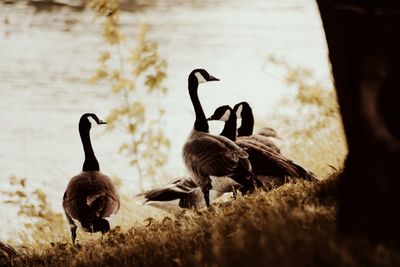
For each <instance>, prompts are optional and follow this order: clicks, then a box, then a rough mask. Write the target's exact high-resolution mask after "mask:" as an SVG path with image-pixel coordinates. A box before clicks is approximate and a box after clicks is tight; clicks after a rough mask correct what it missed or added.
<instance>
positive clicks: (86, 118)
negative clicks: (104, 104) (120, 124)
mask: <svg viewBox="0 0 400 267" xmlns="http://www.w3.org/2000/svg"><path fill="white" fill-rule="evenodd" d="M100 124H107V122H105V121H102V120H100V119H99V118H98V117H97V115H96V114H94V113H85V114H83V115H82V116H81V119H80V120H79V128H80V129H82V130H90V128H92V126H95V125H100Z"/></svg>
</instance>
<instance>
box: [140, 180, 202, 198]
mask: <svg viewBox="0 0 400 267" xmlns="http://www.w3.org/2000/svg"><path fill="white" fill-rule="evenodd" d="M196 187H197V184H196V183H195V182H193V181H192V180H191V179H189V178H181V179H178V180H175V181H174V182H172V183H170V184H168V185H166V186H164V187H161V188H155V189H152V190H150V191H147V192H145V193H144V197H145V198H146V201H145V203H146V202H148V201H170V200H174V199H180V198H183V197H185V196H186V195H188V194H189V193H190V192H192V191H193V189H195V188H196Z"/></svg>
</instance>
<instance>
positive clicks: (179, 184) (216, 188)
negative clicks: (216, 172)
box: [144, 177, 240, 209]
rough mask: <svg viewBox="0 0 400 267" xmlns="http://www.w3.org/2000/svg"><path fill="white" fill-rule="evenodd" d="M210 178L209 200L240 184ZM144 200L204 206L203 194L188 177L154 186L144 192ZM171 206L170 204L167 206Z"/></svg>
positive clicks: (183, 205) (227, 179)
mask: <svg viewBox="0 0 400 267" xmlns="http://www.w3.org/2000/svg"><path fill="white" fill-rule="evenodd" d="M211 180H212V182H211V183H212V189H211V190H210V201H212V200H215V199H216V198H218V197H220V196H221V195H223V194H224V193H228V192H232V191H234V190H236V189H238V188H240V185H239V184H238V183H236V182H235V181H233V180H232V179H230V178H220V177H218V178H216V179H213V178H211ZM144 197H145V198H146V201H145V202H144V203H148V202H150V203H152V202H170V201H173V200H178V203H177V204H178V206H179V207H180V208H188V209H190V208H195V209H199V208H203V207H205V206H206V203H205V200H204V195H203V192H202V190H201V188H200V187H199V186H198V185H197V184H196V183H195V182H194V181H193V180H192V179H191V178H190V177H185V178H180V179H177V180H175V181H173V182H171V183H169V184H167V185H166V186H163V187H160V188H155V189H152V190H149V191H147V192H145V193H144ZM155 206H156V207H160V208H163V207H164V206H163V205H161V204H157V205H155ZM167 207H171V206H167Z"/></svg>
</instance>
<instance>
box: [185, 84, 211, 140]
mask: <svg viewBox="0 0 400 267" xmlns="http://www.w3.org/2000/svg"><path fill="white" fill-rule="evenodd" d="M198 86H199V84H198V82H197V78H196V77H189V86H188V87H189V95H190V99H191V100H192V104H193V107H194V112H195V113H196V120H195V122H194V129H195V130H196V131H200V132H205V133H208V122H207V118H206V115H205V114H204V111H203V108H202V106H201V103H200V100H199V96H198V94H197V89H198Z"/></svg>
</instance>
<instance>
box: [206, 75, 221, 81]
mask: <svg viewBox="0 0 400 267" xmlns="http://www.w3.org/2000/svg"><path fill="white" fill-rule="evenodd" d="M208 81H219V79H218V78H215V77H214V76H212V75H210V77H208Z"/></svg>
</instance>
